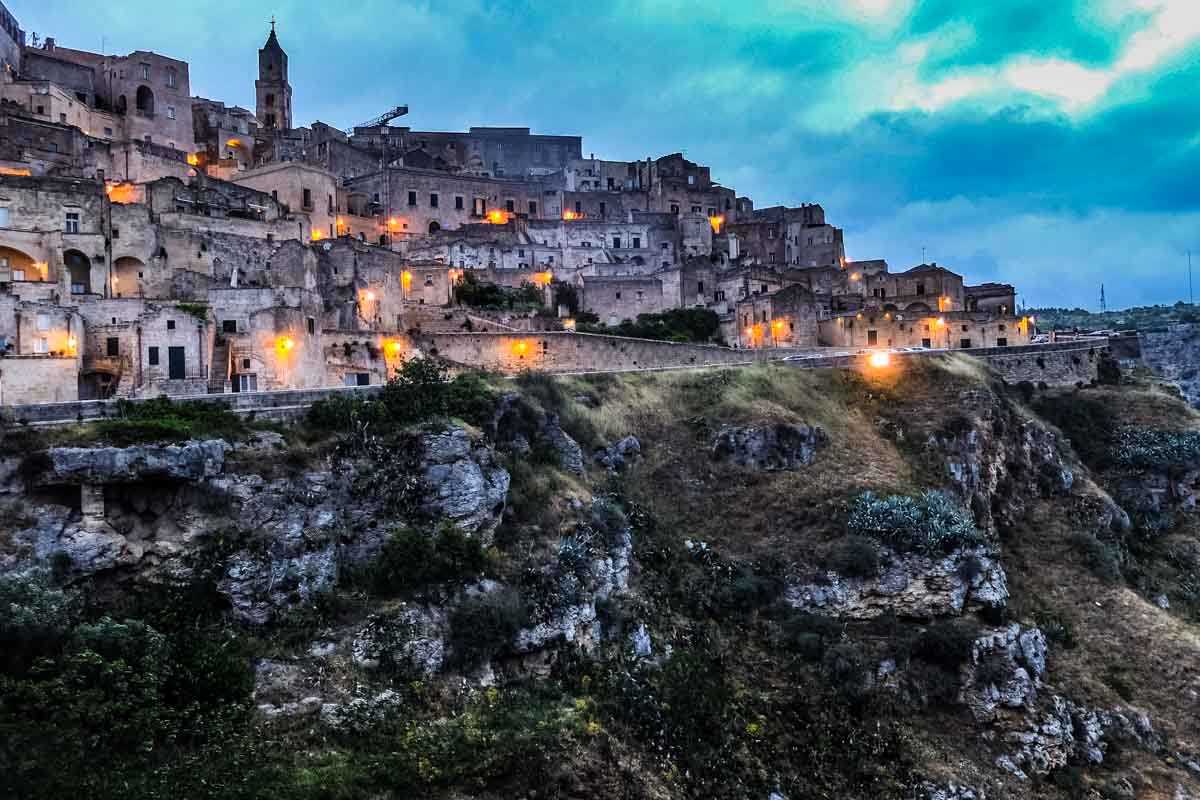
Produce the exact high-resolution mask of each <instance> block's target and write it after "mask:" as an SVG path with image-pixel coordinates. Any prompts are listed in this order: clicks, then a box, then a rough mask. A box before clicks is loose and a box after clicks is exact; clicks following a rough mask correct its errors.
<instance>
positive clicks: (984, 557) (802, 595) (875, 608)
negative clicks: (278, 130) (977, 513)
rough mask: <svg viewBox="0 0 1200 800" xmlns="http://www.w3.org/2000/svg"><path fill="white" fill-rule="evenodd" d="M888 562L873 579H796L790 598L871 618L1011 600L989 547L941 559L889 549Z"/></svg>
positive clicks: (819, 609)
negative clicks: (900, 552)
mask: <svg viewBox="0 0 1200 800" xmlns="http://www.w3.org/2000/svg"><path fill="white" fill-rule="evenodd" d="M883 561H884V564H885V566H884V567H883V568H882V569H881V571H880V573H879V575H877V576H875V577H870V578H848V577H844V576H841V575H838V574H837V573H834V572H827V573H824V574H823V575H822V576H820V579H819V580H809V581H805V582H793V583H791V584H789V585H788V586H787V587H786V588H785V590H784V599H785V600H786V601H787V603H788V604H789V605H791V606H792V607H793V608H798V609H802V610H805V611H809V612H812V613H819V614H835V615H841V616H846V617H850V618H852V619H871V618H874V617H878V616H880V615H881V614H885V613H893V614H896V615H897V616H899V617H908V618H922V619H924V618H929V617H942V616H956V615H959V614H962V613H963V611H964V610H967V609H999V608H1003V607H1004V606H1005V605H1007V603H1008V582H1007V579H1006V577H1005V575H1004V569H1003V568H1002V567H1001V566H1000V563H999V562H998V561H996V559H995V558H994V557H992V556H991V555H989V554H988V553H987V552H986V550H983V549H978V550H962V551H958V552H955V553H951V554H949V555H946V556H943V557H940V558H931V557H929V556H923V555H919V554H905V555H897V554H892V553H891V552H890V551H888V550H886V549H885V550H884V551H883Z"/></svg>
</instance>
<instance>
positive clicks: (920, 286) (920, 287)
mask: <svg viewBox="0 0 1200 800" xmlns="http://www.w3.org/2000/svg"><path fill="white" fill-rule="evenodd" d="M917 294H925V284H924V283H922V282H921V281H917Z"/></svg>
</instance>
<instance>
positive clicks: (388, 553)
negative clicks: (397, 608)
mask: <svg viewBox="0 0 1200 800" xmlns="http://www.w3.org/2000/svg"><path fill="white" fill-rule="evenodd" d="M486 565H487V556H486V555H485V554H484V552H483V547H482V545H481V544H480V541H479V539H478V538H477V537H473V536H468V535H467V534H466V533H464V532H463V531H462V530H461V529H459V528H458V527H457V526H455V525H453V524H450V523H445V524H443V525H442V527H440V528H439V529H438V530H437V532H436V533H428V532H426V531H422V530H418V529H416V528H403V529H401V530H398V531H396V532H395V533H393V534H392V535H391V537H389V538H388V540H387V541H386V542H384V545H383V549H382V550H381V551H380V553H379V557H378V558H376V560H375V563H374V564H372V565H371V567H370V568H369V572H368V574H369V583H370V587H371V590H372V591H373V592H375V593H376V594H380V595H385V596H387V595H396V594H399V593H402V592H405V591H411V590H414V589H419V588H421V587H424V586H428V585H429V584H433V583H443V582H446V581H451V580H456V579H461V578H467V577H473V576H475V575H478V574H479V573H480V572H482V571H483V569H484V567H485V566H486Z"/></svg>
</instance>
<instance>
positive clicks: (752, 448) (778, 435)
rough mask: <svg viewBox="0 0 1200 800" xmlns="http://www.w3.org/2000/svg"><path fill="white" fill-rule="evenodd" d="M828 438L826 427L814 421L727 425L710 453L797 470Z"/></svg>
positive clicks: (755, 465)
mask: <svg viewBox="0 0 1200 800" xmlns="http://www.w3.org/2000/svg"><path fill="white" fill-rule="evenodd" d="M828 441H829V438H828V437H827V436H826V435H825V431H824V430H822V429H821V428H818V427H815V426H811V425H802V424H791V423H785V422H780V423H776V424H774V425H762V426H736V425H726V426H723V427H722V428H721V429H720V430H719V431H717V434H716V436H714V437H713V441H712V446H711V454H712V457H713V459H715V460H717V461H724V460H732V461H734V462H735V463H737V464H739V465H741V466H743V467H750V468H752V469H758V470H764V471H775V470H794V469H799V468H800V467H805V466H808V465H809V464H811V463H812V462H813V458H814V457H815V456H816V453H817V450H819V449H820V448H822V447H824V446H825V445H826V444H827V443H828Z"/></svg>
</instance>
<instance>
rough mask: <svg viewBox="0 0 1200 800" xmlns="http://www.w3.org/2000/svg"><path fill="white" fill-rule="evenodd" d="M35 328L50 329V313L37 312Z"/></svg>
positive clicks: (40, 329)
mask: <svg viewBox="0 0 1200 800" xmlns="http://www.w3.org/2000/svg"><path fill="white" fill-rule="evenodd" d="M37 329H38V330H39V331H48V330H50V315H49V314H38V315H37Z"/></svg>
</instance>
